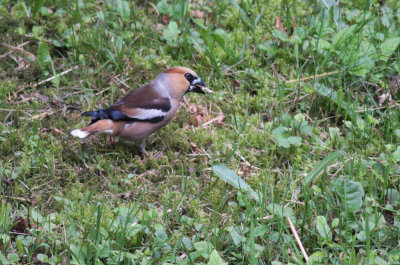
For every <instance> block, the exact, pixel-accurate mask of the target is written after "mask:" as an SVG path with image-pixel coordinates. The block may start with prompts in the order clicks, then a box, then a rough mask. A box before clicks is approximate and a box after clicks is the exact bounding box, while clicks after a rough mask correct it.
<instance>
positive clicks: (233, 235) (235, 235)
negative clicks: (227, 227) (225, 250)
mask: <svg viewBox="0 0 400 265" xmlns="http://www.w3.org/2000/svg"><path fill="white" fill-rule="evenodd" d="M229 235H230V236H231V238H232V240H233V243H234V244H235V245H236V246H238V245H240V244H241V243H242V242H245V241H246V238H245V237H243V236H241V235H240V234H239V233H238V232H237V231H236V230H235V229H234V228H233V229H232V231H231V232H230V233H229Z"/></svg>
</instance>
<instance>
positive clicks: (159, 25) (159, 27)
mask: <svg viewBox="0 0 400 265" xmlns="http://www.w3.org/2000/svg"><path fill="white" fill-rule="evenodd" d="M164 28H165V26H164V25H163V24H161V23H158V24H157V25H156V27H155V29H156V31H162V30H163V29H164Z"/></svg>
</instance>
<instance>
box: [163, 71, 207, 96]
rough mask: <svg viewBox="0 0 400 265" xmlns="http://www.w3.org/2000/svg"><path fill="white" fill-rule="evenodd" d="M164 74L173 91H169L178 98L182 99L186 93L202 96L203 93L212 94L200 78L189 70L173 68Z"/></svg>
mask: <svg viewBox="0 0 400 265" xmlns="http://www.w3.org/2000/svg"><path fill="white" fill-rule="evenodd" d="M164 74H166V75H167V76H168V79H169V84H170V85H171V88H172V89H173V90H174V91H171V92H172V93H173V94H175V95H176V96H178V97H182V96H183V95H184V94H186V93H188V92H196V93H201V94H204V93H205V92H208V93H214V91H212V90H211V89H209V88H208V87H207V86H206V84H205V83H204V82H203V80H201V78H200V77H199V76H198V75H197V74H196V73H195V72H194V71H193V70H191V69H189V68H186V67H181V66H179V67H173V68H170V69H168V70H166V71H164Z"/></svg>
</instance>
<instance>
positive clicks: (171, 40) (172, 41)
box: [162, 21, 181, 47]
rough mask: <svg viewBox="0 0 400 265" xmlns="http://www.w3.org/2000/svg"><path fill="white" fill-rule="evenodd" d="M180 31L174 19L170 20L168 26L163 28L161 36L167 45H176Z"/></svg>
mask: <svg viewBox="0 0 400 265" xmlns="http://www.w3.org/2000/svg"><path fill="white" fill-rule="evenodd" d="M180 33H181V31H180V30H179V28H178V24H177V23H176V22H175V21H170V22H169V24H168V27H166V28H165V29H164V32H163V36H162V37H163V39H164V40H166V42H167V44H168V45H169V46H171V47H178V40H179V34H180Z"/></svg>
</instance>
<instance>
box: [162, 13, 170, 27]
mask: <svg viewBox="0 0 400 265" xmlns="http://www.w3.org/2000/svg"><path fill="white" fill-rule="evenodd" d="M170 20H171V17H170V16H167V15H164V16H162V17H161V23H162V24H163V25H165V26H166V25H168V24H169V21H170Z"/></svg>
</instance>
